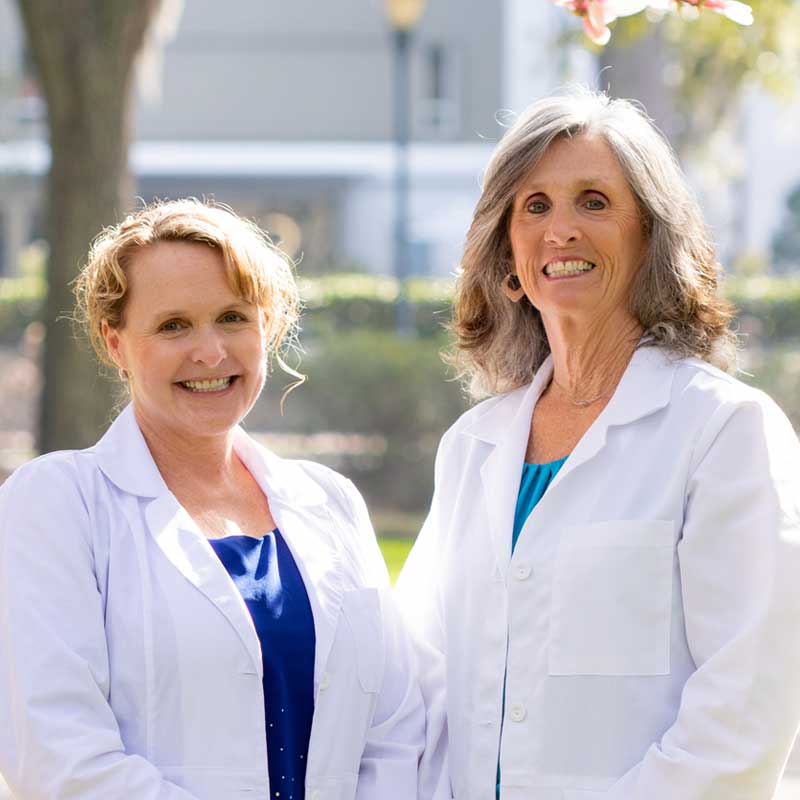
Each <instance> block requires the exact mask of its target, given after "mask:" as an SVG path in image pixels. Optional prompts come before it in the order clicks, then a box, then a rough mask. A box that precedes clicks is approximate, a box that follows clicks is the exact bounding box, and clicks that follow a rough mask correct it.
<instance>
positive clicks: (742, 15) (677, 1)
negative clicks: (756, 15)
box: [648, 0, 753, 25]
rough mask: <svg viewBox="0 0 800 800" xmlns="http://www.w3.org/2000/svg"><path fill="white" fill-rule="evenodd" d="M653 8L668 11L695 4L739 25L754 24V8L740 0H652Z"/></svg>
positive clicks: (650, 3) (698, 7)
mask: <svg viewBox="0 0 800 800" xmlns="http://www.w3.org/2000/svg"><path fill="white" fill-rule="evenodd" d="M648 5H649V6H650V7H651V8H657V9H660V10H662V11H667V10H669V9H670V8H680V7H681V5H687V6H694V7H695V8H697V9H703V8H708V9H709V10H711V11H716V12H717V14H722V15H723V16H725V17H727V18H728V19H730V20H733V22H738V23H739V25H752V24H753V9H752V8H750V6H749V5H747V3H740V2H739V1H738V0H651V2H649V3H648Z"/></svg>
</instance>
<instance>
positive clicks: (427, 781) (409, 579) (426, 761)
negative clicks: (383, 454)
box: [395, 446, 452, 800]
mask: <svg viewBox="0 0 800 800" xmlns="http://www.w3.org/2000/svg"><path fill="white" fill-rule="evenodd" d="M441 462H442V446H440V448H439V451H438V452H437V455H436V476H435V480H434V494H433V500H432V502H431V508H430V511H429V513H428V516H427V518H426V520H425V523H424V525H423V526H422V530H421V531H420V533H419V536H418V537H417V540H416V542H415V543H414V546H413V547H412V549H411V552H410V553H409V556H408V559H407V561H406V563H405V565H404V567H403V570H402V572H401V573H400V577H399V579H398V581H397V585H396V587H395V594H396V596H397V598H398V603H399V606H400V610H401V612H402V614H403V618H404V620H405V622H406V624H407V626H408V629H409V631H410V633H411V637H412V641H413V645H414V659H415V671H416V674H417V678H418V680H419V683H420V688H421V689H422V696H423V700H424V702H425V717H426V720H425V722H426V724H425V731H426V732H425V750H424V754H423V757H422V759H421V761H420V771H419V785H420V797H424V798H427V797H430V798H435V800H450V798H452V789H451V786H450V773H449V769H448V758H447V747H448V740H447V696H446V692H445V636H444V620H443V613H442V603H441V595H440V591H439V578H440V575H441V567H442V561H443V552H442V551H443V543H442V537H443V534H444V527H443V526H442V524H441V520H440V514H441V511H440V503H439V493H438V491H437V490H436V486H437V485H438V483H439V480H438V478H439V470H440V464H441Z"/></svg>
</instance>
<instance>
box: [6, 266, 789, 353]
mask: <svg viewBox="0 0 800 800" xmlns="http://www.w3.org/2000/svg"><path fill="white" fill-rule="evenodd" d="M299 285H300V292H301V295H302V297H303V302H304V305H305V313H304V315H303V329H304V333H305V334H306V336H307V337H308V338H309V339H312V340H313V339H318V338H323V337H326V336H328V335H329V334H332V333H334V332H335V331H346V330H361V329H377V330H384V331H393V330H394V327H395V307H396V301H397V298H398V294H399V292H398V283H397V281H396V280H395V279H394V278H391V277H387V276H381V275H370V274H338V273H337V274H332V275H325V276H321V277H313V278H306V277H301V278H300V279H299ZM451 289H452V284H451V282H450V281H448V280H424V279H415V280H412V281H409V283H408V285H407V289H406V296H407V298H408V300H409V302H410V303H411V306H412V309H413V318H414V321H415V329H416V334H417V336H420V337H423V338H427V337H437V336H439V335H440V333H441V331H442V328H443V326H444V324H445V323H446V322H447V321H448V319H449V316H450V299H451ZM724 290H725V293H726V295H727V296H728V297H729V298H730V299H731V301H732V302H733V303H734V304H735V305H736V306H737V308H738V309H739V319H740V329H741V330H742V331H743V332H746V333H749V334H752V335H754V336H756V337H758V338H759V339H763V340H769V341H775V342H782V341H787V340H792V339H798V338H800V276H786V277H783V276H781V277H779V276H769V277H767V276H760V277H750V278H734V277H730V278H728V279H727V280H726V281H725V286H724ZM44 291H45V282H44V279H43V278H42V277H41V276H40V275H26V276H23V277H20V278H2V279H0V342H4V343H9V342H14V341H16V340H18V339H19V337H20V336H21V334H22V331H23V330H24V328H25V326H26V325H27V324H28V323H29V322H31V321H33V320H35V319H38V318H39V316H40V315H41V313H42V299H43V297H44Z"/></svg>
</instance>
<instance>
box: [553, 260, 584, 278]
mask: <svg viewBox="0 0 800 800" xmlns="http://www.w3.org/2000/svg"><path fill="white" fill-rule="evenodd" d="M595 266H596V265H595V264H592V262H591V261H583V260H582V259H576V260H574V261H551V262H550V263H549V264H547V265H546V266H545V268H544V274H545V275H546V276H547V277H548V278H567V277H572V276H573V275H582V274H583V273H584V272H591V271H592V270H593V269H594V268H595Z"/></svg>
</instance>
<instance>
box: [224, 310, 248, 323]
mask: <svg viewBox="0 0 800 800" xmlns="http://www.w3.org/2000/svg"><path fill="white" fill-rule="evenodd" d="M222 321H223V322H244V317H243V316H242V315H241V314H240V313H239V312H238V311H229V312H228V313H227V314H225V315H224V316H223V317H222Z"/></svg>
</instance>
